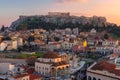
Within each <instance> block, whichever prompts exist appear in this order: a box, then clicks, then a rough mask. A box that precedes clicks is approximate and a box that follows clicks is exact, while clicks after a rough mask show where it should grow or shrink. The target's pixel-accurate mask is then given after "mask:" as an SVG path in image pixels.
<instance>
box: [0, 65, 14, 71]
mask: <svg viewBox="0 0 120 80" xmlns="http://www.w3.org/2000/svg"><path fill="white" fill-rule="evenodd" d="M14 69H15V65H13V64H10V63H0V73H6V72H9V71H13V70H14Z"/></svg>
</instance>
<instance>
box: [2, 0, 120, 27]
mask: <svg viewBox="0 0 120 80" xmlns="http://www.w3.org/2000/svg"><path fill="white" fill-rule="evenodd" d="M50 11H51V12H70V13H71V15H77V16H81V15H84V16H93V15H97V16H105V17H106V18H107V19H108V21H109V22H113V23H116V24H118V25H120V0H0V26H1V25H5V26H9V25H10V24H11V22H13V21H15V20H16V19H17V18H18V17H19V15H44V14H47V12H50Z"/></svg>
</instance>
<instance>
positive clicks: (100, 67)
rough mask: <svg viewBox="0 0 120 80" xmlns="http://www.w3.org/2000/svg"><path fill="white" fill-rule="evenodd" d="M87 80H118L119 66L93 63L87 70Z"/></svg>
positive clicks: (107, 63) (119, 76) (119, 75)
mask: <svg viewBox="0 0 120 80" xmlns="http://www.w3.org/2000/svg"><path fill="white" fill-rule="evenodd" d="M87 80H120V66H116V64H113V63H109V62H107V61H101V62H97V63H96V62H95V63H94V64H93V65H91V66H90V67H89V68H88V69H87Z"/></svg>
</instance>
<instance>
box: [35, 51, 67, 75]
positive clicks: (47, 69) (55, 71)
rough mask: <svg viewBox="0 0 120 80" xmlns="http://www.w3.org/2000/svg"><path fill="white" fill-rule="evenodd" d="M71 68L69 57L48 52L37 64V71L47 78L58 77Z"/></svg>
mask: <svg viewBox="0 0 120 80" xmlns="http://www.w3.org/2000/svg"><path fill="white" fill-rule="evenodd" d="M68 67H69V63H68V55H66V54H65V55H63V54H62V55H60V54H58V53H55V52H47V53H45V54H44V55H43V56H42V57H41V58H38V60H37V61H36V62H35V71H36V72H37V73H39V74H42V75H45V76H58V75H61V74H63V72H64V71H65V70H66V69H67V68H68Z"/></svg>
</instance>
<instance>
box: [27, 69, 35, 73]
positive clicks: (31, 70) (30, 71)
mask: <svg viewBox="0 0 120 80" xmlns="http://www.w3.org/2000/svg"><path fill="white" fill-rule="evenodd" d="M26 72H27V73H28V74H33V73H34V72H35V69H34V68H29V69H27V71H26Z"/></svg>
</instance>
